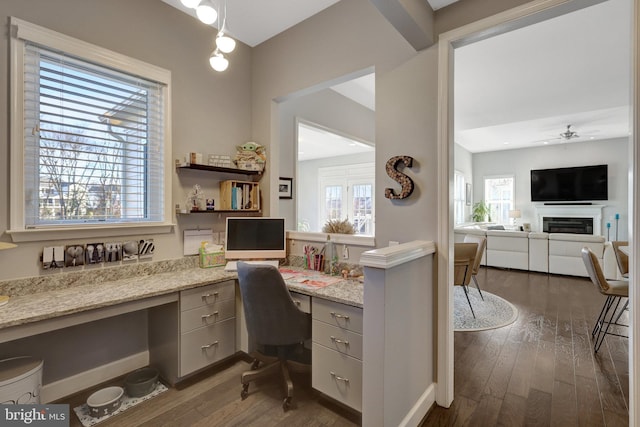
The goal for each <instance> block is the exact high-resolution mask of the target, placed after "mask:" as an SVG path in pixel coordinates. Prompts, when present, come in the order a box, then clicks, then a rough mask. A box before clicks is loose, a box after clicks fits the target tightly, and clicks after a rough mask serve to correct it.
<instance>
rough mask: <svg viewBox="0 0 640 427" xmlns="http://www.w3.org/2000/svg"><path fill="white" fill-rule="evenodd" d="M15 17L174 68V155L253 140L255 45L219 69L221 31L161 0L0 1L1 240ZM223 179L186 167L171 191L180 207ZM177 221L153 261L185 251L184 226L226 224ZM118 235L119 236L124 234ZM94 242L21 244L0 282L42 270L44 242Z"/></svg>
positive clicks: (10, 254)
mask: <svg viewBox="0 0 640 427" xmlns="http://www.w3.org/2000/svg"><path fill="white" fill-rule="evenodd" d="M9 16H15V17H17V18H20V19H24V20H26V21H29V22H32V23H34V24H37V25H41V26H43V27H46V28H49V29H52V30H54V31H58V32H60V33H63V34H66V35H69V36H72V37H75V38H78V39H80V40H83V41H86V42H89V43H93V44H95V45H98V46H101V47H104V48H107V49H110V50H113V51H116V52H118V53H121V54H124V55H128V56H131V57H132V58H136V59H139V60H142V61H145V62H148V63H151V64H154V65H157V66H160V67H163V68H166V69H168V70H170V71H171V73H172V105H171V108H172V139H173V158H178V157H181V156H183V155H184V153H185V152H189V151H198V152H203V153H217V154H228V155H233V154H235V152H236V150H235V146H236V145H239V144H242V143H244V142H246V141H249V140H250V139H251V138H250V137H251V121H250V119H251V105H250V104H251V98H250V90H251V84H250V83H251V82H250V74H251V49H250V48H249V47H248V46H246V45H244V44H242V43H239V44H238V47H237V49H236V51H235V52H233V53H232V54H231V55H230V65H229V69H228V70H227V71H226V72H225V73H217V72H215V71H214V70H212V69H211V67H210V66H209V55H210V54H211V51H212V40H213V39H214V37H215V29H214V28H212V27H209V26H205V25H203V24H201V23H200V22H199V21H198V20H196V19H195V18H192V17H190V16H188V15H186V14H185V13H182V12H180V11H178V10H177V9H175V8H173V7H170V6H168V5H167V4H165V3H163V2H161V1H159V0H136V1H129V0H109V1H106V2H98V1H86V0H57V1H55V2H52V1H49V0H28V1H24V0H2V7H1V8H0V22H2V23H3V24H4V27H3V31H2V35H1V36H0V170H1V171H2V172H1V174H0V206H3V209H0V239H2V240H5V241H11V240H10V238H9V237H8V236H7V235H6V234H3V233H4V231H5V230H7V228H8V227H9V217H8V215H9V209H8V205H9V201H8V191H9V185H10V181H9V127H8V118H9V113H8V111H7V108H8V106H9V99H8V88H9V81H8V70H9V65H8V60H9V53H8V48H9V42H8V31H7V23H8V22H9ZM218 178H219V177H217V176H214V175H211V174H207V173H205V172H200V171H182V172H180V174H179V175H178V174H177V173H176V172H175V171H174V172H173V179H172V181H173V188H171V189H167V195H168V197H169V198H170V199H171V200H173V203H174V204H175V203H184V199H185V197H186V195H187V193H188V191H189V190H190V189H191V188H192V187H193V185H194V184H200V185H201V186H202V188H203V190H204V191H205V195H207V197H209V196H208V195H209V194H210V195H212V196H213V197H214V198H216V199H217V197H218V194H219V190H218ZM223 178H224V179H229V178H232V177H229V176H227V177H224V176H223ZM233 178H236V179H237V178H238V176H233ZM216 217H217V215H216ZM176 221H177V224H178V226H177V227H176V228H175V229H174V231H173V233H171V234H162V235H152V236H146V237H152V238H154V242H155V247H156V251H155V254H154V257H153V259H154V260H162V259H174V258H179V257H181V256H182V230H183V229H185V228H195V227H197V226H214V227H216V228H218V229H219V230H220V231H221V230H222V229H223V227H224V223H222V222H221V221H220V220H218V219H217V218H215V217H214V216H213V215H211V216H209V215H197V216H196V215H191V216H187V217H185V216H181V217H179V218H177V219H176ZM112 237H113V239H118V236H112ZM133 237H134V238H136V237H138V238H139V237H143V236H142V235H140V236H133ZM80 240H81V239H80ZM127 240H128V239H127ZM88 241H89V240H87V241H80V242H79V241H78V239H76V240H75V241H73V242H71V241H64V240H61V241H48V242H36V243H22V244H20V245H19V247H18V248H16V249H12V250H10V251H3V252H2V254H1V255H0V265H11V266H12V267H11V268H0V280H4V279H10V278H16V277H28V276H36V275H38V274H41V273H42V271H41V269H40V265H39V257H40V254H41V253H42V248H43V246H45V244H46V245H47V246H53V245H64V244H67V243H86V242H88ZM5 263H6V264H5Z"/></svg>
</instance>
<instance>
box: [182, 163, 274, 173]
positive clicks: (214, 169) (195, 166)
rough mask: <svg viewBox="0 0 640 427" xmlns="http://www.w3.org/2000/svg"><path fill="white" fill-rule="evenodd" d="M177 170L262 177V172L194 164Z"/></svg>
mask: <svg viewBox="0 0 640 427" xmlns="http://www.w3.org/2000/svg"><path fill="white" fill-rule="evenodd" d="M177 169H195V170H202V171H209V172H224V173H237V174H241V175H247V176H260V175H262V171H252V170H246V169H238V168H223V167H220V166H209V165H198V164H193V163H192V164H190V165H186V166H177Z"/></svg>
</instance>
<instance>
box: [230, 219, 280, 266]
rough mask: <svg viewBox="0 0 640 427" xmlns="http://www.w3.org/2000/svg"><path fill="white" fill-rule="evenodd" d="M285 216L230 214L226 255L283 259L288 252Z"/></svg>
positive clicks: (232, 257)
mask: <svg viewBox="0 0 640 427" xmlns="http://www.w3.org/2000/svg"><path fill="white" fill-rule="evenodd" d="M286 246H287V239H286V231H285V227H284V218H268V217H238V218H235V217H227V224H226V239H225V246H224V256H225V258H227V259H244V260H247V259H258V260H260V259H281V258H285V257H286V256H287V250H286V249H287V248H286Z"/></svg>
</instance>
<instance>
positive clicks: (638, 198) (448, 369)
mask: <svg viewBox="0 0 640 427" xmlns="http://www.w3.org/2000/svg"><path fill="white" fill-rule="evenodd" d="M603 1H606V0H587V1H585V0H534V1H532V2H530V3H527V4H525V5H522V6H519V7H516V8H514V9H510V10H508V11H505V12H502V13H499V14H497V15H494V16H491V17H488V18H485V19H482V20H479V21H477V22H474V23H471V24H468V25H465V26H463V27H460V28H457V29H455V30H451V31H449V32H447V33H443V34H441V35H440V37H439V42H438V106H439V109H438V225H439V227H438V230H439V231H438V242H439V245H438V253H437V268H438V285H437V286H438V292H437V304H438V315H437V324H438V333H437V354H436V358H437V370H436V384H437V387H436V403H437V404H438V405H440V406H444V407H449V406H450V405H451V402H452V401H453V387H454V384H453V366H454V349H453V348H454V347H453V342H454V338H453V287H452V285H451V281H452V280H453V279H452V277H453V263H452V262H450V260H452V259H453V172H454V162H453V160H454V159H453V152H454V142H453V129H454V123H453V118H454V115H453V111H454V110H453V84H454V81H453V71H454V68H453V67H454V50H455V49H456V48H457V47H461V46H464V45H467V44H470V43H474V42H476V41H479V40H483V39H486V38H489V37H491V36H494V35H497V34H501V33H505V32H508V31H511V30H514V29H517V28H521V27H525V26H527V25H530V24H533V23H537V22H541V21H544V20H546V19H549V18H552V17H555V16H560V15H562V14H565V13H569V12H573V11H575V10H579V9H582V8H585V7H588V6H592V5H594V4H597V3H602V2H603ZM632 1H633V2H634V4H633V7H634V10H635V13H633V14H632V18H631V19H632V20H633V23H632V34H633V40H632V43H631V46H632V52H630V54H631V55H632V61H631V64H632V68H633V70H632V76H633V77H632V78H633V80H632V82H631V87H632V90H631V93H630V98H632V99H631V106H632V108H631V115H632V117H631V129H630V131H631V136H630V142H631V144H629V155H630V158H631V159H632V162H630V163H631V164H630V166H629V205H628V206H629V212H628V214H629V236H631V238H630V240H631V243H630V249H631V254H630V255H631V256H630V259H631V260H632V261H631V263H630V280H631V281H633V279H634V278H635V277H638V275H637V273H636V272H640V260H639V259H638V258H636V257H635V256H634V254H636V253H638V254H640V238H639V236H640V232H639V231H638V230H639V229H640V218H638V217H637V216H636V215H634V212H640V211H639V210H638V209H640V194H639V191H638V190H639V189H640V176H639V175H640V174H639V172H638V167H639V164H640V147H639V146H638V145H639V144H638V134H639V132H640V111H639V107H640V71H639V69H640V42H639V40H640V18H639V17H638V11H640V0H632ZM629 297H630V301H631V303H630V304H631V307H632V309H631V311H630V313H631V317H630V321H631V324H632V325H637V324H638V321H640V298H636V297H635V289H634V287H631V289H630V296H629ZM629 335H630V336H629V425H630V426H640V412H639V411H637V409H636V405H635V402H634V401H635V399H636V394H638V393H637V391H636V390H637V387H639V386H640V381H639V374H638V373H640V360H636V358H635V357H634V356H635V355H636V354H640V328H633V327H632V328H630V331H629Z"/></svg>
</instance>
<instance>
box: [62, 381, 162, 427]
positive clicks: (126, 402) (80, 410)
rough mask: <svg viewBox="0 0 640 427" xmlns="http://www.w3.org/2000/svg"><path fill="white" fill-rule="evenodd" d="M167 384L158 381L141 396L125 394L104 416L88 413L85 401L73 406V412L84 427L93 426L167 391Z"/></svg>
mask: <svg viewBox="0 0 640 427" xmlns="http://www.w3.org/2000/svg"><path fill="white" fill-rule="evenodd" d="M167 390H168V389H167V386H165V385H164V384H162V383H161V382H158V385H157V386H156V388H155V389H154V390H153V391H152V392H151V393H149V394H146V395H144V396H142V397H129V396H127V395H126V394H125V395H124V396H123V399H122V404H121V405H120V407H119V408H118V409H117V410H116V411H114V412H113V413H111V414H108V415H105V416H104V417H100V418H95V417H92V416H91V415H89V407H88V406H87V404H86V403H83V404H82V405H80V406H77V407H75V408H73V410H74V412H75V413H76V415H77V416H78V419H79V420H80V422H81V423H82V425H83V426H85V427H89V426H94V425H96V424H98V423H100V422H102V421H104V420H106V419H109V418H110V417H113V416H114V415H117V414H119V413H121V412H124V411H126V410H127V409H129V408H132V407H134V406H136V405H137V404H138V403H142V402H144V401H145V400H149V399H151V398H154V397H156V396H157V395H159V394H160V393H163V392H165V391H167Z"/></svg>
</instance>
